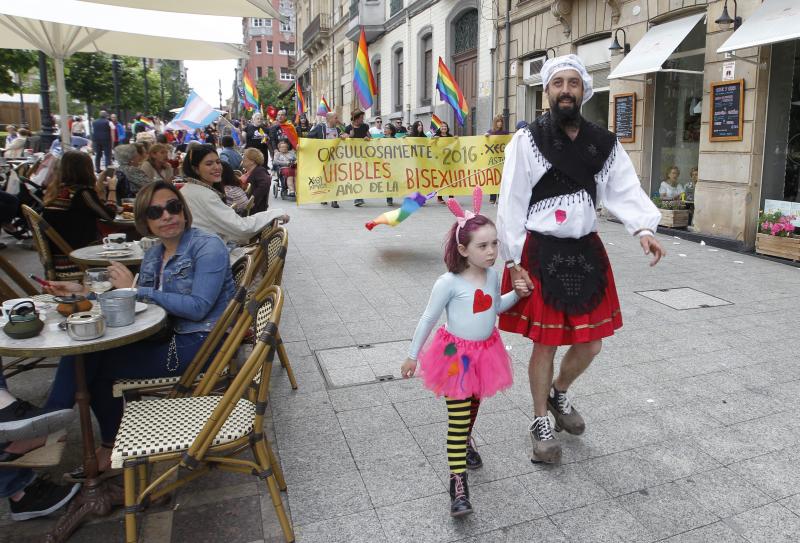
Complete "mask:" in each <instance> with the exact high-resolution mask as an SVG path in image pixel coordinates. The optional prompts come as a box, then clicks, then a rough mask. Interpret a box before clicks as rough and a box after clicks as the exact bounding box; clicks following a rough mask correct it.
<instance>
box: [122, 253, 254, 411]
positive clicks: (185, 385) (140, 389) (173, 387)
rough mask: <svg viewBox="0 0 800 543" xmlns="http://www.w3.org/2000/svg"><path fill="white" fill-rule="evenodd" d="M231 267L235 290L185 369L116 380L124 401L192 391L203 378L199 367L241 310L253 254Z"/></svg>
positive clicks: (250, 278) (201, 367)
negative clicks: (178, 372) (174, 374)
mask: <svg viewBox="0 0 800 543" xmlns="http://www.w3.org/2000/svg"><path fill="white" fill-rule="evenodd" d="M231 271H232V273H233V279H234V281H235V282H236V285H237V288H236V293H235V294H234V296H233V298H232V299H231V301H230V302H228V306H227V307H226V308H225V311H224V312H223V313H222V315H221V316H220V318H219V319H218V320H217V322H216V324H215V325H214V328H212V329H211V332H210V333H209V334H208V337H206V340H205V341H204V342H203V344H202V345H201V346H200V350H199V351H197V353H196V354H195V356H194V358H193V359H192V361H191V362H190V363H189V365H188V366H187V367H186V369H185V370H184V372H183V375H181V376H180V377H153V378H151V379H120V380H117V381H115V382H114V386H113V388H112V394H113V396H114V397H115V398H119V397H124V398H125V400H126V401H128V402H131V401H136V400H140V399H141V398H142V396H169V397H178V396H185V395H186V394H188V393H189V392H191V390H192V386H193V385H194V384H195V382H196V381H197V380H198V379H200V378H202V376H203V373H202V369H203V367H204V366H205V365H206V362H208V361H209V359H210V358H211V355H212V353H213V352H214V351H215V350H216V349H217V347H219V346H220V344H221V343H222V341H223V339H224V338H225V332H226V331H227V330H228V328H230V327H231V326H232V325H233V324H234V323H236V321H237V319H238V318H239V316H240V315H241V313H242V308H243V307H244V302H245V300H246V299H247V292H248V288H249V286H250V281H252V274H253V258H252V257H251V256H250V255H244V256H243V257H241V258H239V259H238V260H237V261H236V262H234V263H233V266H231Z"/></svg>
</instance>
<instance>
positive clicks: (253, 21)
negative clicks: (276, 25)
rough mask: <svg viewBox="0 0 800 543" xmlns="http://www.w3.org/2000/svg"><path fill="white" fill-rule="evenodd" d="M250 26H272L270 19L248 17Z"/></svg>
mask: <svg viewBox="0 0 800 543" xmlns="http://www.w3.org/2000/svg"><path fill="white" fill-rule="evenodd" d="M250 26H252V27H253V28H262V27H263V28H272V19H258V18H254V19H250Z"/></svg>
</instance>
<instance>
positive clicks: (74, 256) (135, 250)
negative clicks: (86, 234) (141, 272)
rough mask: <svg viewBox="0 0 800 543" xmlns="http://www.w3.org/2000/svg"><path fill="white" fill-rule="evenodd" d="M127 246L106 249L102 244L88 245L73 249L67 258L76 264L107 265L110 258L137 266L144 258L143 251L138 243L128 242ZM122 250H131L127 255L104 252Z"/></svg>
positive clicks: (127, 264)
mask: <svg viewBox="0 0 800 543" xmlns="http://www.w3.org/2000/svg"><path fill="white" fill-rule="evenodd" d="M127 245H128V247H127V248H124V247H120V249H107V248H106V247H104V246H103V245H89V246H88V247H82V248H80V249H75V250H74V251H72V252H71V253H70V254H69V259H70V260H72V261H73V262H75V263H76V264H82V265H84V266H108V265H109V264H110V263H111V261H112V260H114V261H116V262H119V263H121V264H124V265H125V266H139V265H141V263H142V258H144V251H142V248H141V247H140V246H139V244H138V243H134V242H130V243H128V244H127ZM116 250H124V251H131V254H130V255H129V256H122V257H114V256H111V255H106V254H104V253H106V252H108V251H116Z"/></svg>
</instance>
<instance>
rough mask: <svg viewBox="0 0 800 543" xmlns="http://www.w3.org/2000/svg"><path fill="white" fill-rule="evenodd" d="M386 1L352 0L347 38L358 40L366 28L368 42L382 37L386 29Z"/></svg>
mask: <svg viewBox="0 0 800 543" xmlns="http://www.w3.org/2000/svg"><path fill="white" fill-rule="evenodd" d="M385 21H386V3H385V1H384V0H378V1H376V0H352V1H351V2H350V22H349V24H348V25H347V34H346V35H347V39H349V40H351V41H354V42H357V41H358V37H359V35H360V34H361V28H362V27H363V28H364V34H366V36H367V43H372V42H374V41H375V40H377V39H378V38H379V37H381V36H382V35H383V34H384V32H386V29H385V28H384V26H383V23H384V22H385Z"/></svg>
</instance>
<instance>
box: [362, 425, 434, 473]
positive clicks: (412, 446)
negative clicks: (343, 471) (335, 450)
mask: <svg viewBox="0 0 800 543" xmlns="http://www.w3.org/2000/svg"><path fill="white" fill-rule="evenodd" d="M348 446H349V447H350V450H351V452H352V453H353V458H354V459H355V461H356V464H357V465H358V466H359V468H366V467H368V466H371V465H374V464H377V463H379V462H383V461H387V460H389V459H391V460H393V461H394V462H395V463H396V464H397V465H398V466H399V465H402V464H403V463H405V462H408V461H413V460H415V459H417V458H420V457H422V456H424V455H423V454H422V450H421V449H420V448H419V445H418V444H417V442H416V441H415V440H414V437H413V436H412V435H411V433H410V432H409V430H408V429H407V428H400V429H397V430H392V431H387V432H385V433H384V434H382V435H380V436H376V437H375V438H373V439H370V440H368V441H362V440H354V441H348Z"/></svg>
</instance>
